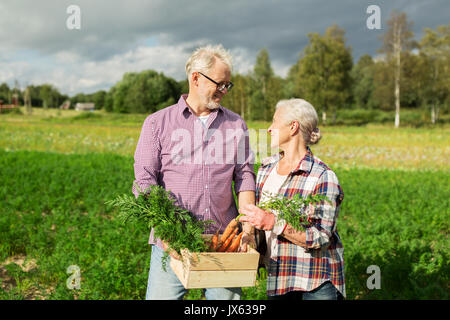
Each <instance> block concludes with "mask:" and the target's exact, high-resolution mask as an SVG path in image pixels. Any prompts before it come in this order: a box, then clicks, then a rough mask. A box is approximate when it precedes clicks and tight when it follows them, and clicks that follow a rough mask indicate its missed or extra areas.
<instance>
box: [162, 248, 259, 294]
mask: <svg viewBox="0 0 450 320" xmlns="http://www.w3.org/2000/svg"><path fill="white" fill-rule="evenodd" d="M258 261H259V253H258V252H257V251H256V250H255V249H253V248H249V250H248V251H247V252H202V253H191V252H189V251H184V252H183V259H182V260H176V259H173V258H171V259H170V266H171V268H172V270H173V271H174V272H175V274H176V275H177V277H178V279H180V281H181V283H182V284H183V286H184V287H185V288H186V289H198V288H232V287H253V286H255V283H256V274H257V271H258Z"/></svg>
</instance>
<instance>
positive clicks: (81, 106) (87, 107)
mask: <svg viewBox="0 0 450 320" xmlns="http://www.w3.org/2000/svg"><path fill="white" fill-rule="evenodd" d="M75 110H78V111H94V110H95V104H94V103H92V102H87V103H79V102H78V103H77V104H76V105H75Z"/></svg>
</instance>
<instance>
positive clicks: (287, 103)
mask: <svg viewBox="0 0 450 320" xmlns="http://www.w3.org/2000/svg"><path fill="white" fill-rule="evenodd" d="M279 108H282V109H283V110H282V112H281V116H282V117H283V118H284V119H285V120H286V124H290V123H291V122H292V121H298V123H299V125H300V128H299V130H300V132H301V133H302V136H303V141H304V142H305V145H311V144H316V143H317V142H319V140H320V138H322V135H321V133H320V130H319V128H318V127H317V125H318V123H319V117H318V116H317V112H316V109H314V107H313V106H312V105H311V103H309V102H308V101H306V100H303V99H289V100H280V101H279V102H278V103H277V106H276V109H279Z"/></svg>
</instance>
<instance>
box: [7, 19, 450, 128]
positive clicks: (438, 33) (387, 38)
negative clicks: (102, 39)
mask: <svg viewBox="0 0 450 320" xmlns="http://www.w3.org/2000/svg"><path fill="white" fill-rule="evenodd" d="M387 26H388V28H387V31H386V32H385V33H384V34H383V35H382V37H380V50H379V53H380V55H379V56H376V57H371V56H370V55H367V54H366V55H363V56H361V57H360V58H359V60H358V61H357V63H355V64H354V63H353V57H352V50H351V47H350V46H348V45H347V43H346V38H345V30H343V29H342V28H340V27H338V26H337V25H333V26H330V27H329V28H327V29H326V30H325V32H324V33H323V34H319V33H310V34H308V38H309V43H308V45H307V46H306V47H305V48H304V49H303V51H302V52H301V53H300V55H299V58H298V61H297V62H296V63H295V64H294V65H293V66H291V68H290V70H289V72H288V75H287V76H286V77H285V78H282V77H279V76H277V75H276V74H275V72H274V71H273V68H272V66H271V62H270V56H269V53H268V51H267V49H265V48H263V49H262V50H260V52H259V53H258V55H257V57H256V61H255V64H254V67H253V69H252V70H251V71H250V72H248V73H247V74H239V73H233V75H232V79H231V81H232V82H233V83H234V85H235V86H234V87H233V90H231V91H230V92H229V93H228V94H227V95H226V96H225V98H224V100H223V103H222V104H223V105H224V106H226V107H227V108H229V109H230V110H232V111H234V112H236V113H238V114H240V115H241V116H242V117H243V118H244V119H245V120H250V121H255V120H256V121H257V120H263V121H270V120H271V118H272V115H273V113H274V108H275V105H276V103H277V101H279V100H280V99H288V98H292V97H301V98H304V99H306V100H308V101H310V102H311V103H312V104H313V105H314V106H315V107H316V109H317V111H318V113H319V115H320V117H321V121H322V122H323V123H324V122H325V123H336V118H337V114H338V113H340V112H341V113H342V112H346V111H347V112H348V111H349V110H355V111H358V110H360V111H361V110H365V111H371V110H382V111H391V110H395V126H399V125H400V109H401V108H408V109H421V110H423V109H426V110H428V111H429V112H430V113H431V121H432V123H435V122H436V121H437V120H438V118H439V115H440V114H444V113H448V112H449V102H450V96H449V94H448V93H449V86H450V79H449V75H450V72H449V71H450V70H449V66H450V25H444V26H439V27H437V28H436V29H435V30H434V29H430V28H425V29H424V34H423V36H422V38H421V39H420V40H419V41H415V40H413V39H414V34H413V32H412V22H410V21H408V19H407V17H406V14H405V13H401V12H397V11H393V12H392V13H391V16H390V19H389V20H388V21H387ZM27 88H28V90H29V94H30V96H31V104H32V105H33V106H38V107H44V108H47V107H48V108H56V107H58V106H59V105H61V104H62V103H63V102H64V101H66V100H70V101H71V104H72V108H73V107H74V106H75V104H76V103H77V102H94V103H95V106H96V109H104V110H106V111H108V112H120V113H152V112H155V111H157V110H160V109H162V108H165V107H167V106H169V105H171V104H174V103H175V102H176V101H177V100H178V99H179V96H180V94H182V93H187V92H188V83H187V80H182V81H176V80H174V79H172V78H170V77H167V76H165V75H164V74H163V73H158V72H156V71H154V70H145V71H142V72H139V73H137V72H128V73H125V74H124V76H123V78H122V80H120V81H119V82H117V83H116V84H115V85H114V86H113V87H112V88H110V89H109V90H108V91H105V90H100V91H98V92H95V93H92V94H83V93H79V94H77V95H75V96H72V97H68V96H67V95H63V94H61V93H59V91H58V90H57V89H56V88H55V87H53V86H51V85H49V84H43V85H39V86H29V87H27ZM13 93H17V94H18V95H19V96H20V97H21V101H23V96H24V92H21V91H20V90H19V89H17V88H9V87H8V86H7V84H5V83H3V84H1V85H0V100H4V101H8V98H9V99H11V95H12V94H13ZM393 120H394V119H393Z"/></svg>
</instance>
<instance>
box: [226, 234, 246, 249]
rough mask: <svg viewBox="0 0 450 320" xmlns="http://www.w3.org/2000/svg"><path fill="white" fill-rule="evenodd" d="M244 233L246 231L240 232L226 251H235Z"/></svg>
mask: <svg viewBox="0 0 450 320" xmlns="http://www.w3.org/2000/svg"><path fill="white" fill-rule="evenodd" d="M243 234H244V231H242V232H241V233H239V235H238V236H237V237H235V238H234V239H233V241H232V242H231V244H230V246H229V247H228V249H227V250H226V252H235V251H236V250H237V249H238V248H239V244H240V243H241V238H242V235H243Z"/></svg>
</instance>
